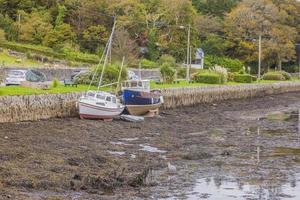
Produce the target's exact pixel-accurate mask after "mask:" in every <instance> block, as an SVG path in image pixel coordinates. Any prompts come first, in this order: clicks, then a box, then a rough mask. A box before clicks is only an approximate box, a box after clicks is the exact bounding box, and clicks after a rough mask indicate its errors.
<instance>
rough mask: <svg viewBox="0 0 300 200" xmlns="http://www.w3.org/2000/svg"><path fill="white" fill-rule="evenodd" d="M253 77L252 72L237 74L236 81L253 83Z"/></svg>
mask: <svg viewBox="0 0 300 200" xmlns="http://www.w3.org/2000/svg"><path fill="white" fill-rule="evenodd" d="M252 80H253V77H252V76H251V75H250V74H235V75H234V82H237V83H252Z"/></svg>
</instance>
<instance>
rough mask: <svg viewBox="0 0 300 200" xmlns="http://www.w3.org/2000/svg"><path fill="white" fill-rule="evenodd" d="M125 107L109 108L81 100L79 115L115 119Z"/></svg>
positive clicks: (84, 117)
mask: <svg viewBox="0 0 300 200" xmlns="http://www.w3.org/2000/svg"><path fill="white" fill-rule="evenodd" d="M123 110H124V107H120V108H107V107H102V106H95V105H91V104H87V103H83V102H79V115H80V118H82V119H113V118H114V117H116V116H118V115H120V114H121V113H122V112H123Z"/></svg>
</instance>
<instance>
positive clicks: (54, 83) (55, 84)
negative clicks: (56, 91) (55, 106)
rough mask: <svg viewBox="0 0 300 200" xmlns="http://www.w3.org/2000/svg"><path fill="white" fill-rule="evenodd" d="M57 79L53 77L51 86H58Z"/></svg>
mask: <svg viewBox="0 0 300 200" xmlns="http://www.w3.org/2000/svg"><path fill="white" fill-rule="evenodd" d="M59 84H60V83H59V80H57V79H56V78H55V79H53V81H52V87H53V88H57V87H58V86H59Z"/></svg>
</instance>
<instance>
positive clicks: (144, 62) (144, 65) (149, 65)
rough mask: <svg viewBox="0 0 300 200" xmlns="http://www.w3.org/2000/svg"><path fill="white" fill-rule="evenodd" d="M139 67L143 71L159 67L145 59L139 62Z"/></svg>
mask: <svg viewBox="0 0 300 200" xmlns="http://www.w3.org/2000/svg"><path fill="white" fill-rule="evenodd" d="M141 65H142V68H144V69H152V68H158V67H159V65H158V64H157V63H156V62H153V61H151V60H148V59H145V58H144V59H142V60H141Z"/></svg>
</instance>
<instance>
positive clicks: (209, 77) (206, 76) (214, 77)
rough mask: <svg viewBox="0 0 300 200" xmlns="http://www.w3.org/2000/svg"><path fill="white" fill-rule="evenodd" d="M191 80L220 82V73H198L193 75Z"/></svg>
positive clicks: (211, 82)
mask: <svg viewBox="0 0 300 200" xmlns="http://www.w3.org/2000/svg"><path fill="white" fill-rule="evenodd" d="M193 80H194V81H195V82H197V83H208V84H221V83H222V77H221V75H220V74H218V73H215V72H209V73H198V74H196V75H195V76H194V77H193Z"/></svg>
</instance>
